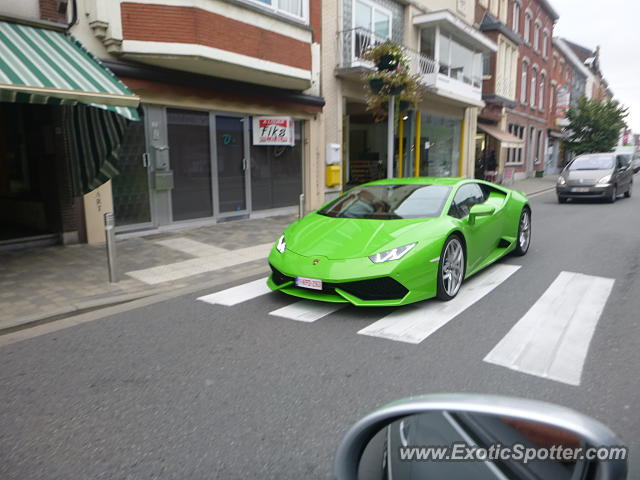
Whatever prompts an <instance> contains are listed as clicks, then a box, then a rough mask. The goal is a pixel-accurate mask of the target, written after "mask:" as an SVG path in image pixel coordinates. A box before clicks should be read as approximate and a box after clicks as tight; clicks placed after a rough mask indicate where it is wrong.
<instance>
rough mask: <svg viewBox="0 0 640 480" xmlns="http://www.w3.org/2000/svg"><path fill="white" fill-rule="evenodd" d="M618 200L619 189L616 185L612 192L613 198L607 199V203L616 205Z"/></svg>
mask: <svg viewBox="0 0 640 480" xmlns="http://www.w3.org/2000/svg"><path fill="white" fill-rule="evenodd" d="M617 199H618V187H617V186H616V185H614V186H613V190H611V196H610V197H609V198H608V199H607V202H609V203H616V200H617Z"/></svg>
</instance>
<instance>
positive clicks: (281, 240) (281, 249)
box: [276, 235, 287, 253]
mask: <svg viewBox="0 0 640 480" xmlns="http://www.w3.org/2000/svg"><path fill="white" fill-rule="evenodd" d="M286 249H287V242H285V241H284V235H282V236H280V238H279V239H278V243H277V244H276V250H278V251H279V252H280V253H284V251H285V250H286Z"/></svg>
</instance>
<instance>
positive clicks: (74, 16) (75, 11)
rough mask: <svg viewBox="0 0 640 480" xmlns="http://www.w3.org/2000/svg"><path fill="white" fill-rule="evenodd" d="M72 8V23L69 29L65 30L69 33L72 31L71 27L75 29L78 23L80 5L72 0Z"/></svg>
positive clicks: (68, 26)
mask: <svg viewBox="0 0 640 480" xmlns="http://www.w3.org/2000/svg"><path fill="white" fill-rule="evenodd" d="M71 8H72V10H73V11H72V12H71V21H70V22H69V24H68V25H67V27H66V28H65V31H67V32H68V31H69V30H70V29H71V27H73V26H74V25H75V24H76V22H77V21H78V4H77V3H76V0H71Z"/></svg>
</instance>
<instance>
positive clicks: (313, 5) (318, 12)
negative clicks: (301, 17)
mask: <svg viewBox="0 0 640 480" xmlns="http://www.w3.org/2000/svg"><path fill="white" fill-rule="evenodd" d="M309 23H310V24H311V30H313V41H314V42H316V43H321V40H322V0H309Z"/></svg>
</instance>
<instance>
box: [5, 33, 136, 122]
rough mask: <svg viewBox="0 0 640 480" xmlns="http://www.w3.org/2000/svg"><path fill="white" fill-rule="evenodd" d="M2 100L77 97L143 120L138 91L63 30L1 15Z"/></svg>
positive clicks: (70, 100)
mask: <svg viewBox="0 0 640 480" xmlns="http://www.w3.org/2000/svg"><path fill="white" fill-rule="evenodd" d="M0 102H27V103H47V104H59V105H75V104H77V103H79V102H81V103H84V104H87V105H91V106H92V107H97V108H101V109H103V110H110V111H112V112H115V113H118V114H120V115H122V116H123V117H125V118H127V119H129V120H139V117H138V113H137V111H136V108H137V107H138V104H139V103H140V98H138V97H137V96H136V95H134V94H133V93H132V92H131V91H130V90H129V89H128V88H127V87H126V86H125V85H124V84H123V83H122V82H121V81H120V80H119V79H118V78H117V77H116V76H115V75H114V74H113V73H112V72H111V71H110V70H109V69H108V68H107V67H105V66H104V65H103V64H102V63H101V62H100V60H99V59H97V58H96V57H94V56H93V55H92V54H91V53H89V52H88V51H87V50H86V49H85V48H84V47H83V46H82V44H81V43H80V42H78V41H77V40H76V39H74V38H73V37H71V36H68V35H65V34H64V33H62V32H57V31H53V30H47V29H44V28H38V27H31V26H26V25H20V24H16V23H11V22H4V21H0Z"/></svg>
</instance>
